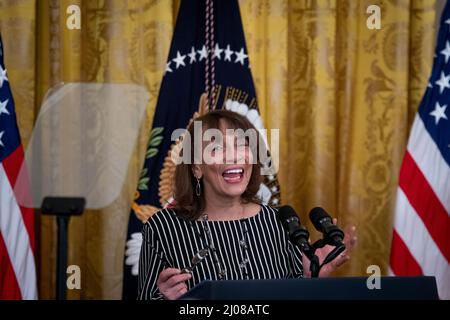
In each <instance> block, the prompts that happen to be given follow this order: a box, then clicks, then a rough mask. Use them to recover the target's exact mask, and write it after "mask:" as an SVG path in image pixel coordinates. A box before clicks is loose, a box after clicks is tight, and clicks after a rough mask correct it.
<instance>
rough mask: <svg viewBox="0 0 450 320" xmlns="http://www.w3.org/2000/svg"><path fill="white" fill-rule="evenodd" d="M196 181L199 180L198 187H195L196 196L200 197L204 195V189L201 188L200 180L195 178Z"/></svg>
mask: <svg viewBox="0 0 450 320" xmlns="http://www.w3.org/2000/svg"><path fill="white" fill-rule="evenodd" d="M195 179H197V185H196V186H195V194H196V195H197V197H200V195H201V194H202V187H201V186H200V179H199V178H197V177H195Z"/></svg>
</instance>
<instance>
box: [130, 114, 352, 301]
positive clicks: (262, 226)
mask: <svg viewBox="0 0 450 320" xmlns="http://www.w3.org/2000/svg"><path fill="white" fill-rule="evenodd" d="M196 121H201V123H202V126H201V127H200V128H201V130H198V131H196V130H194V127H195V123H191V125H190V126H189V128H188V131H187V132H186V134H187V135H188V136H190V139H183V142H182V143H183V148H182V150H183V151H182V152H185V151H186V150H191V151H192V149H193V148H194V147H199V148H201V151H202V152H200V153H201V154H202V155H203V157H202V159H194V158H195V155H192V154H195V151H196V150H194V152H191V156H190V157H189V158H190V159H188V160H189V161H187V163H186V162H184V163H180V164H178V165H177V167H176V172H175V192H174V198H175V202H176V204H175V206H174V207H173V208H166V209H163V210H160V211H158V212H157V213H155V214H154V215H153V216H152V218H151V219H149V220H148V221H147V222H146V224H145V225H144V228H143V232H142V236H143V241H142V248H141V253H140V260H139V293H138V298H139V299H178V298H179V297H180V296H182V295H183V294H185V293H186V292H187V291H188V290H189V289H190V288H192V287H193V286H195V285H197V284H199V283H200V282H202V281H203V280H243V279H282V278H301V277H303V263H305V264H306V265H308V264H309V261H307V259H306V258H305V259H306V260H303V259H304V257H303V256H302V253H301V251H300V249H299V248H298V247H297V246H294V245H293V244H292V243H291V242H290V241H289V239H288V235H287V233H286V232H285V230H284V229H283V226H282V224H281V222H280V220H279V218H278V209H276V208H272V207H270V206H268V205H264V204H261V201H260V200H259V199H258V198H257V196H256V195H257V192H258V188H259V185H260V181H261V172H262V171H261V170H260V169H261V160H262V158H263V157H261V156H260V155H264V154H267V149H266V145H265V142H264V140H261V139H259V138H258V139H246V137H245V135H242V134H237V135H235V134H231V131H232V130H230V129H233V130H234V131H233V132H241V133H245V132H246V131H248V130H254V132H257V130H256V129H255V128H254V126H253V125H252V124H251V123H250V122H249V121H248V120H247V119H246V118H245V117H244V116H242V115H239V114H237V113H234V112H232V111H227V110H215V111H210V112H208V113H207V114H205V115H203V116H201V117H199V118H197V119H196ZM211 129H215V130H216V133H217V132H218V133H221V134H219V135H216V137H215V138H211V139H206V141H203V143H202V144H198V145H196V144H195V143H194V141H195V140H196V135H201V136H202V137H204V133H205V132H206V131H207V130H211ZM220 136H222V138H220ZM256 136H258V137H259V134H258V133H256ZM218 137H219V138H218ZM223 137H225V138H223ZM197 138H198V137H197ZM202 140H203V139H202ZM202 140H200V141H202ZM255 141H256V144H257V145H256V146H255V145H253V144H254V143H255ZM189 148H191V149H189ZM261 149H262V152H261ZM207 150H209V151H210V152H209V151H208V152H205V151H207ZM197 151H198V150H197ZM231 151H232V152H231ZM257 151H260V152H257ZM227 153H228V154H232V155H233V157H231V158H230V157H228V156H227ZM205 156H206V157H207V158H208V157H210V158H212V159H213V160H214V161H204V160H206V159H205ZM199 160H202V161H199ZM209 160H211V159H209ZM230 160H231V161H230ZM336 260H339V261H340V262H341V263H342V262H343V261H345V260H346V258H345V254H344V255H342V259H336ZM327 273H329V272H324V273H323V274H322V275H324V274H327ZM305 275H308V273H305Z"/></svg>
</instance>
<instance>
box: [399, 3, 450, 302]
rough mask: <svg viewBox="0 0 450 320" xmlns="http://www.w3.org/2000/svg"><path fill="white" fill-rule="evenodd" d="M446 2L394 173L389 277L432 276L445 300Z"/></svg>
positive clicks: (449, 245) (449, 31)
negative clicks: (395, 185) (422, 88)
mask: <svg viewBox="0 0 450 320" xmlns="http://www.w3.org/2000/svg"><path fill="white" fill-rule="evenodd" d="M449 102H450V1H448V2H447V3H446V5H445V8H444V11H443V13H442V16H441V23H440V27H439V34H438V41H437V44H436V51H435V56H434V62H433V68H432V70H431V76H430V78H429V82H428V86H427V89H426V91H425V94H424V96H423V98H422V101H421V104H420V106H419V109H418V112H417V115H416V118H415V119H414V123H413V126H412V129H411V133H410V137H409V141H408V145H407V150H406V154H405V157H404V159H403V163H402V167H401V169H400V177H399V186H398V190H397V204H396V210H395V221H394V232H393V237H392V247H391V260H390V269H391V270H390V273H392V274H394V275H397V276H415V275H427V276H435V277H436V282H437V287H438V293H439V297H440V298H441V299H450V107H449V106H450V103H449Z"/></svg>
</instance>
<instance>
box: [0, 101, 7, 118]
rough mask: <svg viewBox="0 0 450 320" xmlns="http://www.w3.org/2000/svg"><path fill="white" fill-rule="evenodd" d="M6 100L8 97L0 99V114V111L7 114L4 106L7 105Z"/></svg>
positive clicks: (0, 113)
mask: <svg viewBox="0 0 450 320" xmlns="http://www.w3.org/2000/svg"><path fill="white" fill-rule="evenodd" d="M8 102H9V99H6V100H5V101H3V102H2V101H1V100H0V116H1V115H2V113H4V114H7V115H9V111H8V109H6V107H7V106H8Z"/></svg>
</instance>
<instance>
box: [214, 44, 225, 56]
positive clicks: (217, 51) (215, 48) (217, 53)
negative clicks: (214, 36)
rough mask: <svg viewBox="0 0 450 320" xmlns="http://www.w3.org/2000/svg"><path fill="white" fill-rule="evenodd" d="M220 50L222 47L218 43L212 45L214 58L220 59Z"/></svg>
mask: <svg viewBox="0 0 450 320" xmlns="http://www.w3.org/2000/svg"><path fill="white" fill-rule="evenodd" d="M222 51H223V49H220V48H219V44H218V43H216V46H215V47H214V58H217V59H219V60H220V59H221V57H220V55H221V54H222Z"/></svg>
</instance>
